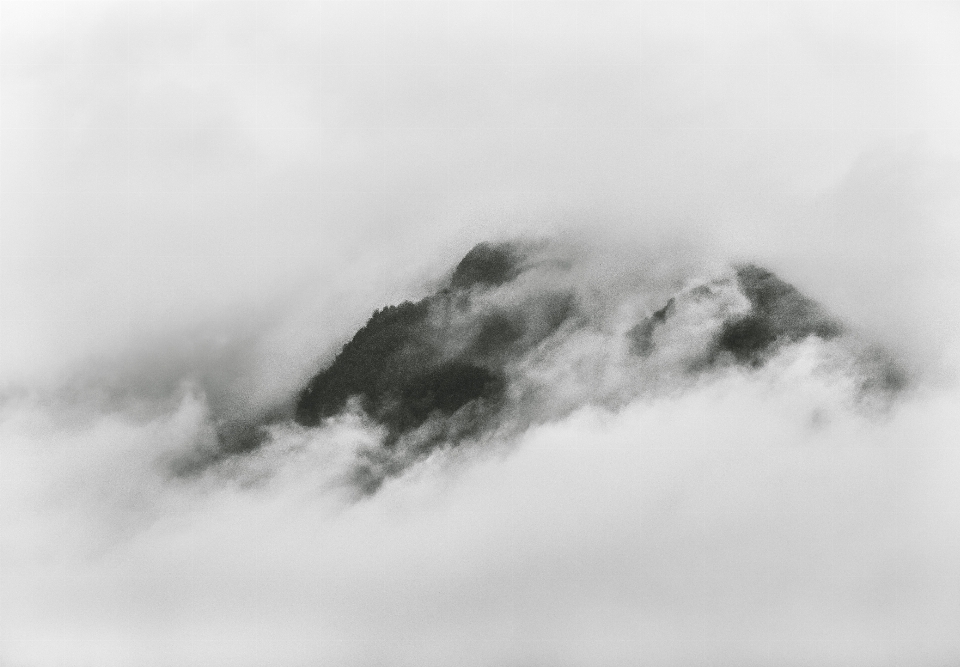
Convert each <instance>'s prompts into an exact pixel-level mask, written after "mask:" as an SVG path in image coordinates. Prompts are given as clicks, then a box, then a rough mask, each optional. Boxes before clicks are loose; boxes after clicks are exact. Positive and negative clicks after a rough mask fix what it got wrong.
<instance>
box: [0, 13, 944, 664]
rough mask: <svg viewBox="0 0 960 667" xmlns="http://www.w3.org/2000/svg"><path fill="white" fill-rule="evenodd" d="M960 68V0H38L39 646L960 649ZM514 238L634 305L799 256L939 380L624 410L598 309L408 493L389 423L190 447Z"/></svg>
mask: <svg viewBox="0 0 960 667" xmlns="http://www.w3.org/2000/svg"><path fill="white" fill-rule="evenodd" d="M958 82H960V11H958V9H957V7H956V5H954V4H951V3H934V2H931V3H926V2H919V3H907V2H903V3H897V2H885V3H859V2H822V3H805V2H777V3H753V2H717V3H713V2H706V3H704V2H669V3H668V2H651V3H602V4H601V3H587V2H584V3H556V4H547V3H525V2H462V3H461V2H457V3H450V2H416V3H414V2H367V3H361V2H358V3H348V2H324V3H309V4H307V3H303V4H298V3H282V4H273V3H265V2H264V3H243V4H240V3H236V4H225V3H215V2H209V3H208V2H187V3H172V2H137V3H85V2H77V3H74V2H67V3H62V2H45V3H32V2H3V3H2V5H0V179H2V180H0V223H2V229H0V253H2V257H0V259H2V263H0V316H2V317H0V549H2V551H0V663H2V664H4V665H7V664H9V665H11V666H17V667H20V666H21V665H23V666H34V665H36V666H46V665H65V666H68V667H73V666H74V665H87V664H97V665H124V666H132V667H138V666H140V665H143V666H148V665H149V666H152V665H171V666H172V665H264V664H269V665H308V664H309V665H316V664H322V665H356V666H357V667H372V666H375V665H411V666H412V665H418V666H424V665H427V666H429V665H478V666H479V665H505V666H513V665H516V666H518V667H519V666H521V665H533V666H541V665H542V666H544V667H548V666H554V665H556V666H566V665H570V666H580V665H637V664H641V665H651V666H657V667H658V666H661V665H664V666H666V665H691V664H712V665H723V666H727V665H729V666H730V667H733V666H738V667H739V666H745V665H756V666H757V667H759V666H761V665H801V664H802V665H817V666H821V665H822V666H834V665H837V666H839V665H843V666H845V667H846V666H849V665H855V666H859V665H863V666H871V667H872V666H875V665H898V666H899V665H905V666H918V667H928V666H929V667H939V666H944V665H952V664H956V663H957V661H958V660H960V634H958V633H957V631H956V628H958V627H960V491H958V486H957V480H958V479H960V449H958V448H957V447H956V444H955V440H956V436H955V434H956V432H957V430H958V427H960V423H958V419H960V413H958V411H957V409H956V406H957V404H958V399H960V395H958V392H957V386H956V380H957V377H956V372H957V370H958V362H960V309H958V307H957V303H960V293H958V292H960V290H958V288H957V285H958V284H960V282H958V280H960V275H958V268H957V267H958V266H960V232H958V229H960V228H958V226H957V224H956V223H957V221H958V219H960V129H958V126H957V119H958V118H960V83H958ZM517 237H523V238H533V239H546V238H552V239H560V240H561V242H562V243H565V244H567V245H568V246H571V247H578V248H582V249H583V252H584V256H585V257H588V258H589V259H588V260H585V261H584V262H582V263H581V264H579V265H578V266H577V268H576V270H575V272H574V273H573V274H571V275H573V276H574V277H575V278H576V285H577V289H578V290H579V291H580V292H581V293H582V294H584V295H590V294H593V295H594V298H593V300H592V301H591V303H592V304H593V305H594V307H596V308H598V309H603V308H606V307H607V306H609V308H608V310H609V311H610V315H609V318H608V320H604V321H615V320H616V317H617V316H619V314H622V313H621V311H618V310H617V307H618V304H622V303H626V302H628V301H629V298H628V297H629V295H630V294H634V293H635V292H634V290H635V289H637V284H635V283H634V282H633V281H634V278H635V277H636V276H644V277H645V278H644V280H649V279H650V276H651V275H657V276H673V275H675V274H676V275H685V276H694V277H700V278H704V279H706V278H709V277H710V276H712V275H715V274H716V272H717V271H718V270H721V269H720V268H718V267H723V266H726V265H728V264H729V263H730V262H737V261H751V262H757V263H759V264H761V265H763V266H766V267H767V268H769V269H772V270H774V271H776V272H777V273H778V275H780V276H781V277H782V278H784V279H785V280H788V281H790V282H791V283H793V284H794V285H796V286H797V287H798V288H800V289H801V290H802V291H803V292H804V293H805V294H807V295H809V296H811V297H813V298H815V299H817V300H818V301H820V302H821V303H823V304H824V306H825V307H826V308H828V309H829V310H830V311H831V312H832V313H834V314H836V315H837V316H838V317H839V318H841V319H842V320H843V321H844V322H846V323H848V325H849V326H850V327H851V330H853V331H856V332H857V335H858V336H860V337H862V339H864V340H869V341H871V342H872V343H875V344H877V345H881V346H883V347H884V348H885V349H886V350H888V351H889V353H890V354H891V355H893V356H894V357H895V358H896V359H897V360H898V363H900V364H901V365H902V366H903V367H904V368H905V369H907V371H908V374H909V377H910V382H909V384H908V386H907V387H906V389H904V391H902V392H900V393H899V394H898V395H897V396H896V398H895V399H894V400H892V401H891V402H890V403H889V404H886V403H885V404H884V405H883V406H880V407H871V408H870V409H863V407H862V406H861V405H860V404H859V403H858V402H857V399H856V397H854V396H853V394H852V393H851V391H850V388H849V386H848V384H846V383H845V380H846V378H845V376H844V375H843V374H836V373H833V374H831V373H822V372H819V371H818V370H817V368H819V367H818V366H817V363H816V359H817V358H818V357H817V355H818V354H819V352H818V349H817V348H816V346H815V345H814V344H813V343H809V342H808V343H809V344H802V345H799V346H797V347H796V349H795V350H793V351H792V352H791V354H785V355H783V356H781V357H778V358H777V359H776V360H775V361H774V362H771V363H770V364H768V365H767V366H765V367H763V368H761V369H759V370H740V371H737V372H726V373H715V374H712V375H710V376H709V377H705V378H703V379H702V381H699V382H697V383H694V384H692V385H689V386H685V387H684V389H683V390H682V391H673V390H671V391H664V392H660V393H657V394H655V395H643V396H637V397H636V398H635V399H630V400H621V401H618V402H615V403H610V402H605V401H599V400H596V399H597V396H598V395H599V394H598V392H599V391H600V390H599V389H598V387H600V386H601V385H602V386H607V385H606V384H603V383H613V384H616V385H617V386H620V384H623V382H620V380H621V379H622V377H621V376H623V377H626V376H627V374H629V373H630V369H629V368H627V367H625V366H623V365H622V364H619V363H617V359H618V358H617V357H616V355H614V354H611V353H609V350H610V349H611V348H610V345H611V341H612V340H613V337H612V335H611V337H610V338H604V337H602V336H601V337H594V338H590V337H582V338H577V337H570V338H569V339H568V340H566V341H565V344H564V345H563V346H562V347H559V348H557V350H558V351H557V352H556V354H555V355H554V356H553V357H552V358H551V359H550V363H551V364H552V365H550V366H548V365H542V366H537V367H535V368H533V370H532V371H531V372H534V371H536V372H540V371H543V372H547V371H551V372H554V371H555V372H556V373H555V374H554V375H549V376H543V375H542V376H541V377H545V378H546V379H545V381H544V383H545V384H549V386H550V388H551V391H552V392H553V393H552V394H551V396H555V397H557V401H556V403H552V402H550V401H547V402H546V403H545V405H546V407H545V408H544V413H543V415H542V417H543V418H542V419H538V420H536V425H533V426H530V425H529V424H526V423H525V424H524V425H523V427H522V428H520V427H518V428H515V429H512V430H511V429H509V428H506V429H503V431H502V432H501V433H500V434H499V435H498V434H497V433H494V434H493V435H491V436H489V437H486V438H485V439H482V441H480V442H477V443H474V444H473V445H472V446H469V447H457V448H451V449H448V450H440V451H438V452H436V453H435V455H433V456H429V457H426V458H424V459H422V460H419V461H417V462H416V463H415V465H411V466H410V467H408V468H406V469H405V470H404V471H403V472H402V474H399V475H397V476H394V477H392V478H390V479H388V480H387V481H386V482H385V483H384V484H383V486H382V487H380V488H379V489H378V490H377V491H376V493H374V494H372V495H369V496H366V497H363V498H360V499H358V498H357V496H356V494H354V493H352V492H351V489H350V488H349V487H348V485H346V484H345V483H344V479H346V477H347V471H348V470H349V468H350V466H351V465H352V462H353V461H354V460H355V458H356V456H357V455H358V453H362V452H365V451H369V450H370V449H371V448H375V447H377V446H378V443H379V440H378V438H380V437H381V434H380V432H379V431H378V430H377V428H376V427H375V425H372V424H371V423H370V422H369V420H366V419H364V418H363V416H362V415H358V414H345V415H341V416H340V417H337V418H335V419H332V420H329V421H327V422H326V423H324V424H322V425H320V426H318V427H316V428H304V427H302V426H299V425H297V424H295V423H293V422H292V421H290V420H282V419H281V420H278V421H276V422H274V423H272V424H271V426H270V429H271V437H270V439H269V440H268V441H267V442H265V444H264V445H263V446H262V447H261V448H259V449H257V450H256V451H254V452H251V453H249V454H246V455H243V456H236V457H230V458H228V459H225V460H223V461H221V462H220V463H218V465H215V466H211V467H208V468H203V469H201V470H199V471H195V472H194V473H193V474H190V475H178V474H176V473H175V470H176V465H174V464H175V462H177V461H181V460H183V458H184V457H190V456H195V455H197V453H198V452H199V453H201V454H202V453H203V452H205V451H208V450H209V449H210V448H211V447H214V446H215V444H214V443H216V440H217V438H216V431H217V428H218V427H219V425H220V424H221V423H222V420H223V419H227V418H240V419H243V418H254V417H256V416H259V415H263V414H267V413H270V411H271V410H274V409H275V408H276V406H278V405H284V404H285V402H289V401H290V400H291V397H293V396H295V394H296V393H297V392H298V391H299V390H300V389H301V388H302V387H303V385H304V383H305V382H306V381H307V380H308V379H309V378H310V377H311V376H312V375H313V374H314V373H316V372H317V371H318V370H319V369H320V368H321V367H323V365H324V364H326V363H329V362H330V361H331V360H332V359H333V357H334V355H335V354H336V353H337V351H338V350H339V349H340V347H341V346H342V345H343V343H344V342H345V341H346V340H348V339H349V338H350V336H351V335H352V334H353V333H354V332H355V331H356V330H357V328H358V327H359V326H361V325H362V324H363V323H364V322H365V321H366V319H367V318H368V317H369V316H370V314H371V313H372V312H373V311H374V310H375V309H376V308H379V307H382V306H384V305H387V304H394V303H399V302H401V301H403V300H404V299H417V298H420V297H422V296H424V295H426V294H428V293H430V292H432V291H433V290H434V289H436V286H437V285H438V284H439V281H440V280H442V279H443V277H444V276H446V275H449V272H450V270H451V269H452V267H453V266H454V265H456V263H457V261H458V260H459V259H460V258H461V257H462V256H463V255H464V253H465V252H467V250H469V249H470V248H471V247H472V246H473V245H474V244H475V243H477V242H479V241H484V240H500V239H510V238H517ZM654 269H656V270H654ZM651 272H653V273H651ZM567 279H568V280H569V276H568V278H567ZM644 284H645V285H647V287H646V288H644V289H648V290H649V282H647V283H644ZM669 285H670V286H669V287H668V286H667V283H664V287H663V288H662V290H661V291H660V292H656V290H654V292H655V293H656V295H657V298H658V299H661V301H660V302H650V303H640V304H639V306H638V307H644V306H649V307H650V309H651V310H652V309H654V308H659V307H660V306H662V305H663V303H662V297H666V296H669V294H670V293H671V290H673V289H675V288H676V285H675V284H674V283H670V284H669ZM648 293H650V292H649V291H648ZM625 295H626V296H625ZM605 317H607V316H606V315H605ZM598 360H599V361H598ZM591 364H592V365H591ZM584 368H587V369H588V370H587V371H583V369H584ZM565 369H567V370H569V369H575V372H574V371H572V370H571V371H570V372H561V371H564V370H565ZM581 371H583V372H581ZM591 373H592V374H591ZM584 377H586V380H584ZM630 377H632V376H630ZM571 378H574V379H576V381H574V380H573V379H571ZM598 378H602V382H601V381H600V379H598ZM624 382H626V380H624ZM618 383H619V384H618ZM571 406H573V407H571ZM504 418H505V419H508V420H509V419H513V420H514V422H515V423H516V424H519V423H520V421H522V419H521V416H518V415H509V414H508V415H507V416H505V417H504Z"/></svg>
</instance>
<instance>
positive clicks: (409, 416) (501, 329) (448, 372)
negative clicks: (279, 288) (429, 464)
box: [296, 243, 523, 446]
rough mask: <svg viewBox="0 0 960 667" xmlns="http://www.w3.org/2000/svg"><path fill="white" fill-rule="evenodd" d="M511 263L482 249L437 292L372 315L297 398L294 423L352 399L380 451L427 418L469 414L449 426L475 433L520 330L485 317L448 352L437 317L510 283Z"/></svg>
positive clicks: (514, 260)
mask: <svg viewBox="0 0 960 667" xmlns="http://www.w3.org/2000/svg"><path fill="white" fill-rule="evenodd" d="M519 263H520V257H519V255H518V252H517V249H516V248H515V247H514V246H513V245H510V244H501V245H490V244H486V243H482V244H480V245H478V246H476V247H475V248H473V249H472V250H471V251H470V252H469V253H468V254H467V255H466V256H465V257H464V258H463V260H461V262H460V263H459V264H458V265H457V267H456V269H455V270H454V272H453V275H452V277H451V278H450V280H449V285H448V286H447V287H445V288H444V289H442V290H440V291H439V292H438V293H436V294H434V295H432V296H429V297H426V298H424V299H422V300H420V301H418V302H416V303H413V302H410V301H407V302H404V303H402V304H400V305H398V306H388V307H386V308H383V309H381V310H378V311H377V312H375V313H374V314H373V316H372V317H371V318H370V320H369V321H368V322H367V323H366V325H364V326H363V327H362V328H361V329H360V330H359V331H358V332H357V333H356V334H355V335H354V337H353V338H352V339H351V340H350V341H349V342H348V343H347V344H346V345H344V347H343V349H342V350H341V351H340V353H339V354H338V355H337V357H336V358H335V359H334V361H333V363H332V364H331V365H330V366H329V367H328V368H326V369H324V370H322V371H321V372H320V373H318V374H317V375H315V376H314V377H313V378H312V379H311V380H310V381H309V383H308V384H307V386H306V388H305V389H304V390H303V391H302V392H301V394H300V396H299V398H298V400H297V405H296V419H297V421H298V422H299V423H301V424H304V425H307V426H313V425H316V424H318V423H319V422H320V421H322V420H323V419H324V418H327V417H331V416H333V415H336V414H338V413H340V412H342V411H343V410H344V409H345V408H346V407H347V405H348V402H349V401H350V399H352V398H354V399H356V400H357V401H358V403H359V407H361V408H362V409H363V410H364V411H365V412H366V413H367V414H368V415H370V416H371V417H372V418H373V419H374V420H376V421H377V422H379V423H380V424H382V425H383V426H384V427H385V428H386V432H387V436H386V444H387V445H388V446H390V445H393V444H394V443H396V442H397V441H398V439H399V438H400V437H401V436H402V435H403V434H405V433H408V432H410V431H412V430H415V429H417V428H418V427H420V426H422V425H423V424H424V423H425V422H426V421H427V420H428V419H429V418H431V417H443V418H449V417H451V416H453V415H454V414H456V413H458V412H459V411H461V410H462V409H463V408H465V406H471V407H472V408H473V409H474V410H473V413H472V415H473V416H472V418H470V419H465V418H463V419H459V420H457V421H456V423H455V424H453V423H451V424H450V425H451V426H452V427H453V426H455V427H456V428H455V429H453V430H455V431H456V432H457V434H458V435H463V434H465V433H468V432H470V431H473V430H475V428H476V427H477V426H478V425H479V424H478V419H479V417H480V416H482V415H484V414H487V413H489V412H491V411H492V410H494V409H495V408H496V407H497V406H498V404H499V403H500V402H501V401H502V400H503V395H504V390H505V388H506V379H505V374H504V372H503V369H502V368H501V366H502V362H501V361H498V358H499V356H500V355H501V354H502V353H503V352H504V351H505V350H506V349H507V348H509V347H510V345H511V344H512V343H513V342H514V341H516V340H517V339H518V338H520V337H521V336H522V333H523V331H522V329H523V324H522V323H521V322H517V321H515V320H514V318H510V317H506V316H505V315H503V314H502V313H493V314H491V315H490V316H489V317H487V318H485V319H484V320H483V321H482V322H479V323H478V328H477V331H476V335H475V336H474V341H473V344H472V345H468V346H467V347H466V348H464V349H461V350H459V351H455V352H453V351H451V350H450V349H449V348H450V346H449V345H444V342H445V341H444V340H443V339H444V338H445V334H446V333H447V332H446V331H444V327H443V322H442V315H441V314H442V313H443V312H449V311H450V310H451V309H452V308H456V307H457V303H458V302H459V306H460V308H461V309H463V308H467V307H468V306H469V292H470V291H471V290H488V289H492V288H495V287H497V286H499V285H502V284H504V283H507V282H509V281H510V280H512V279H514V278H515V277H516V276H517V275H518V274H519V272H520V268H519ZM464 416H465V415H461V417H464Z"/></svg>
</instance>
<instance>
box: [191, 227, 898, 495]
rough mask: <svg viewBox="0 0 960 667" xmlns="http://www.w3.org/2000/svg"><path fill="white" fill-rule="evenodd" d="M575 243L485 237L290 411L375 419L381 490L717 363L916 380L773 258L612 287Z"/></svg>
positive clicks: (260, 429) (265, 437) (850, 380)
mask: <svg viewBox="0 0 960 667" xmlns="http://www.w3.org/2000/svg"><path fill="white" fill-rule="evenodd" d="M578 252H579V251H578V250H571V249H570V247H565V248H558V247H556V246H555V245H552V244H550V243H541V244H532V243H529V244H528V243H523V242H506V243H481V244H479V245H477V246H476V247H474V248H473V249H472V250H470V251H469V252H468V253H467V254H466V256H464V257H463V258H462V260H460V262H459V263H458V264H457V265H456V267H455V268H454V269H453V271H452V272H451V273H450V274H449V276H448V277H447V278H446V279H445V280H443V281H442V282H441V283H440V286H439V287H438V288H437V289H436V290H435V291H434V292H433V293H431V294H429V295H428V296H425V297H424V298H422V299H420V300H419V301H406V302H403V303H401V304H398V305H391V306H386V307H384V308H381V309H379V310H377V311H376V312H374V313H373V315H372V316H371V317H370V319H369V320H368V321H367V322H366V324H365V325H364V326H362V327H361V328H360V329H359V330H358V331H357V332H356V333H355V334H354V335H353V336H352V337H351V338H350V339H349V340H348V341H347V342H346V343H345V344H344V345H343V346H342V348H341V349H340V350H339V352H338V353H337V354H336V355H335V357H334V358H333V360H332V362H331V363H329V364H328V365H327V366H326V367H324V368H322V369H320V370H319V371H318V372H317V373H316V374H315V375H313V377H312V378H310V380H309V381H308V382H307V383H306V384H305V386H304V387H303V388H302V389H301V390H300V391H299V392H298V393H297V395H296V397H295V399H294V401H293V405H292V406H290V408H289V411H286V410H284V411H285V412H286V414H290V413H292V414H293V417H294V419H295V421H296V422H297V423H298V424H300V425H301V426H302V427H307V428H314V427H319V426H322V425H323V424H324V423H325V422H326V421H327V420H329V419H331V418H336V417H338V416H340V415H344V414H348V413H349V414H354V415H359V416H362V417H363V419H365V420H367V421H368V422H372V423H374V424H376V425H377V426H378V427H379V429H380V434H381V437H380V438H379V440H378V443H379V444H378V446H377V447H376V448H374V449H372V450H365V451H364V452H363V453H362V454H361V455H359V456H361V458H362V459H363V460H362V461H359V462H358V466H357V470H358V472H357V475H356V479H355V480H354V481H355V482H356V484H357V488H359V489H361V490H362V491H363V492H373V491H375V490H376V489H377V488H378V486H379V484H381V483H382V481H383V480H384V479H386V478H388V477H390V476H391V475H394V474H397V473H399V472H400V471H402V470H403V469H405V468H406V467H407V466H409V465H410V464H412V463H413V462H415V461H416V460H419V459H420V458H422V457H424V456H426V455H427V454H429V453H430V452H432V451H435V450H436V449H437V448H443V447H449V446H455V445H458V444H460V443H463V442H465V441H477V440H479V439H482V438H483V437H484V436H485V435H486V434H490V433H493V432H499V433H501V434H504V435H507V434H509V433H517V432H520V431H522V430H524V429H526V428H527V427H529V426H530V425H532V424H534V423H542V422H545V421H550V420H554V419H559V418H561V417H562V416H563V415H564V414H568V413H569V412H570V411H572V410H575V409H577V408H578V407H581V406H583V405H587V404H595V405H604V406H607V407H609V408H611V409H617V406H620V405H623V404H624V403H625V402H629V401H631V400H634V399H636V398H640V397H644V396H648V397H651V396H656V395H659V394H660V393H661V392H664V391H674V390H677V389H679V390H682V389H683V388H684V387H687V386H693V385H695V384H696V383H697V382H699V381H701V379H703V378H705V377H706V376H708V375H710V374H711V373H714V372H717V371H720V372H721V375H722V374H723V373H726V371H729V370H737V371H738V372H743V373H756V372H762V370H763V369H765V368H767V367H768V364H769V363H770V362H771V361H772V360H774V359H777V358H782V359H784V360H786V361H784V363H789V359H790V358H791V357H790V354H804V353H806V354H808V357H809V354H812V355H813V357H814V358H815V359H818V360H820V361H817V362H816V363H815V364H814V366H815V367H817V368H819V370H815V371H814V372H817V373H827V374H833V376H835V377H840V378H843V380H844V382H845V383H846V385H845V386H850V387H852V389H851V391H852V392H853V394H854V400H855V401H861V398H863V399H866V400H865V401H863V402H865V403H871V402H872V403H873V404H876V403H878V402H879V404H884V402H885V401H887V400H889V398H890V397H892V396H894V395H895V394H896V393H897V392H898V391H899V390H901V389H902V388H903V387H904V386H905V384H906V374H905V373H904V372H903V370H902V368H901V366H900V365H899V364H898V363H897V362H896V361H895V360H894V359H893V357H892V356H891V355H890V354H889V353H888V352H886V351H885V350H883V349H882V348H879V347H877V346H875V345H871V344H870V343H868V342H866V341H863V340H862V339H861V338H860V337H859V336H858V335H857V334H856V333H855V332H853V331H851V330H850V329H849V328H848V327H847V326H845V325H844V324H843V322H841V321H840V320H839V319H838V318H837V317H836V316H834V315H832V314H831V313H829V312H828V311H827V310H826V309H825V308H824V307H823V306H821V305H820V304H819V303H817V302H816V301H814V300H812V299H810V298H808V297H807V296H805V295H803V294H802V293H801V292H800V291H799V290H797V289H796V288H795V287H794V286H792V285H790V284H789V283H787V282H785V281H783V280H781V279H780V278H779V277H777V276H776V275H774V274H773V273H772V272H770V271H768V270H766V269H764V268H762V267H760V266H757V265H754V264H744V265H737V266H734V267H732V268H731V269H730V270H728V271H726V272H724V273H722V274H721V275H717V276H714V277H712V278H702V279H695V278H691V277H689V276H687V277H686V278H685V279H684V280H685V282H684V283H683V284H684V287H682V288H680V289H672V290H668V291H665V288H664V285H663V281H662V280H659V279H651V280H652V282H644V280H633V281H632V282H630V281H624V282H626V283H627V284H631V285H633V286H634V287H631V288H622V287H620V288H610V287H601V286H602V285H605V284H607V283H603V282H602V280H601V281H597V279H596V276H597V273H596V272H595V271H594V270H593V269H591V270H587V271H582V270H578V262H580V261H583V255H582V254H578ZM600 260H601V261H597V262H595V265H596V266H600V267H604V268H603V269H602V270H603V271H607V270H609V269H608V267H607V265H606V264H605V263H604V262H603V261H602V258H600ZM590 266H593V265H590ZM632 270H633V269H631V268H630V267H627V268H626V269H623V271H626V272H628V273H629V272H630V271H632ZM630 275H633V274H630ZM640 275H642V274H640ZM624 282H620V283H615V284H618V285H622V284H624ZM670 284H680V283H679V282H676V281H675V282H671V283H670ZM644 285H646V287H644ZM618 290H619V291H618ZM632 290H634V291H632ZM636 290H639V291H636ZM644 290H647V291H644ZM623 313H628V314H629V313H635V315H626V316H623ZM618 314H619V315H618ZM624 317H626V319H624ZM804 350H806V352H804ZM781 355H786V356H781ZM821 362H822V363H821ZM276 414H279V413H275V414H274V416H273V417H270V418H267V417H264V418H263V419H260V420H256V419H254V420H249V419H247V420H230V419H224V420H222V421H221V422H220V424H219V426H218V436H219V438H218V440H219V445H218V453H217V454H215V455H214V456H213V458H212V459H207V461H208V463H209V461H210V460H214V461H215V460H217V459H219V458H223V457H227V456H232V455H243V454H244V453H246V452H250V451H252V450H254V449H256V448H258V447H260V446H261V445H262V444H263V443H265V442H267V441H269V439H270V438H271V435H270V432H271V428H270V427H271V425H272V424H275V423H277V422H278V421H280V420H282V417H278V416H276ZM203 465H205V464H204V463H203V462H202V461H200V462H197V461H193V462H189V461H188V462H187V463H186V464H184V469H185V470H188V469H199V468H202V467H203Z"/></svg>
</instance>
